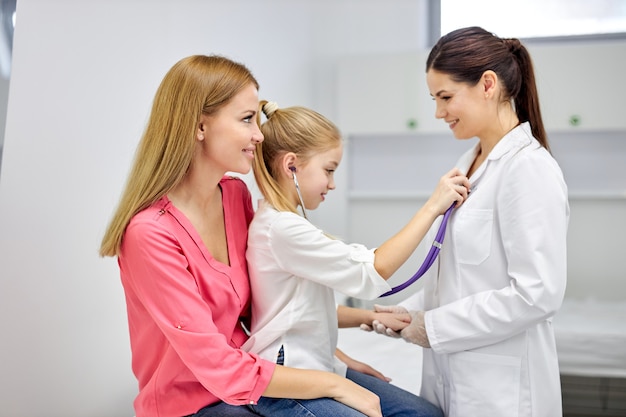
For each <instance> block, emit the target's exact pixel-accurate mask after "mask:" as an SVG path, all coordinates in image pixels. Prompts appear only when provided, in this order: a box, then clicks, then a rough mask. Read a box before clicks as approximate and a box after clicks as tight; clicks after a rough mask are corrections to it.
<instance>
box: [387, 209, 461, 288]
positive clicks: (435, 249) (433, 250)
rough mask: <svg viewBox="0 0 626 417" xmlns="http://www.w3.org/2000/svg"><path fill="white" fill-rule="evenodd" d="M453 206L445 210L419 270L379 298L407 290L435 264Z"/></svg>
mask: <svg viewBox="0 0 626 417" xmlns="http://www.w3.org/2000/svg"><path fill="white" fill-rule="evenodd" d="M455 205H456V201H455V202H454V203H452V205H451V206H450V207H449V208H448V210H446V212H445V214H444V215H443V220H442V221H441V224H440V225H439V230H437V234H436V235H435V239H434V240H433V244H432V245H431V247H430V250H429V251H428V254H427V255H426V258H425V259H424V262H423V263H422V266H420V268H419V269H418V270H417V272H416V273H415V274H414V275H413V276H412V277H411V278H409V279H408V280H406V281H405V282H404V283H402V284H400V285H397V286H395V287H393V288H392V289H391V290H389V291H387V292H386V293H384V294H382V295H380V296H379V298H380V297H387V296H389V295H392V294H395V293H397V292H400V291H402V290H403V289H405V288H407V287H408V286H409V285H411V284H413V283H414V282H415V281H417V280H418V279H420V278H421V277H422V275H424V274H425V273H426V271H428V269H429V268H430V267H431V266H432V264H433V262H435V259H437V255H439V251H440V250H441V246H442V245H443V238H444V236H445V235H446V225H447V224H448V218H449V217H450V214H451V213H452V209H453V208H454V206H455Z"/></svg>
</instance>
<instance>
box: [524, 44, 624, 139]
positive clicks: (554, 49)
mask: <svg viewBox="0 0 626 417" xmlns="http://www.w3.org/2000/svg"><path fill="white" fill-rule="evenodd" d="M527 46H528V50H529V52H530V54H531V56H532V58H533V62H534V65H535V75H536V77H537V88H538V89H539V97H540V103H541V109H542V115H543V122H544V124H545V127H546V130H548V132H550V131H562V130H571V129H576V130H596V131H597V130H624V129H626V117H625V115H624V111H625V110H626V104H624V99H625V98H626V42H625V41H623V40H614V41H610V40H607V41H602V42H599V41H588V42H579V43H576V44H568V43H565V44H559V45H554V44H550V45H533V44H531V45H527Z"/></svg>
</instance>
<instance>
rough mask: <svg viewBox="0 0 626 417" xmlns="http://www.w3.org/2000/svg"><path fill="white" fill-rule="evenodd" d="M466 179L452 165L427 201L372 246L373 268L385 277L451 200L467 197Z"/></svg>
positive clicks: (404, 256)
mask: <svg viewBox="0 0 626 417" xmlns="http://www.w3.org/2000/svg"><path fill="white" fill-rule="evenodd" d="M469 189H470V183H469V180H468V179H467V178H466V177H465V176H464V175H463V174H462V173H461V171H460V170H459V169H458V168H453V169H452V170H450V171H449V172H448V173H447V174H445V175H444V176H443V177H441V179H440V180H439V184H438V185H437V188H436V189H435V191H434V192H433V194H432V195H431V196H430V198H429V199H428V201H426V203H425V204H424V205H423V206H422V207H421V208H420V209H419V210H418V212H417V213H415V215H414V216H413V218H412V219H411V220H410V221H409V223H407V225H406V226H404V227H403V228H402V229H401V230H400V231H399V232H398V233H396V234H395V235H394V236H392V237H391V238H390V239H388V240H387V241H385V242H384V243H383V244H382V245H380V246H379V247H378V249H376V252H375V254H376V257H375V258H374V268H376V271H378V273H379V274H380V276H382V277H383V278H385V279H389V278H390V277H391V275H393V273H394V272H396V271H397V270H398V268H400V266H402V264H403V263H404V262H406V260H407V259H409V256H411V254H412V253H413V252H414V251H415V249H416V248H417V246H418V245H419V244H420V242H421V241H422V239H424V236H425V235H426V233H427V232H428V230H429V229H430V227H431V226H432V224H433V222H434V221H435V219H437V217H439V216H440V215H441V214H444V213H445V212H446V210H447V209H448V208H449V207H450V206H451V205H452V203H454V202H455V201H456V202H457V207H458V206H459V205H460V204H461V203H462V202H463V201H464V200H465V199H466V198H467V196H468V190H469Z"/></svg>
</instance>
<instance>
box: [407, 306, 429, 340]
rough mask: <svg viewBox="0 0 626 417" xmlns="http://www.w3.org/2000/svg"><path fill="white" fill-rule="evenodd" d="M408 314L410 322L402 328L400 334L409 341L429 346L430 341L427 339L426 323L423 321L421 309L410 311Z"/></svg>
mask: <svg viewBox="0 0 626 417" xmlns="http://www.w3.org/2000/svg"><path fill="white" fill-rule="evenodd" d="M409 314H410V315H411V324H409V325H408V326H407V327H405V328H404V329H403V330H402V332H401V333H400V336H402V338H403V339H404V340H405V341H407V342H409V343H415V344H416V345H420V346H421V347H424V348H429V347H430V342H429V341H428V335H427V334H426V323H425V322H424V314H425V313H424V312H423V311H411V312H410V313H409Z"/></svg>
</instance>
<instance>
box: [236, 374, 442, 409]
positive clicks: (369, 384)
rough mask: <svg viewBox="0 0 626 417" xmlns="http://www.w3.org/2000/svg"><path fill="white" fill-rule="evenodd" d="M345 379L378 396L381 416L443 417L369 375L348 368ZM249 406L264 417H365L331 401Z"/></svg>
mask: <svg viewBox="0 0 626 417" xmlns="http://www.w3.org/2000/svg"><path fill="white" fill-rule="evenodd" d="M346 378H348V379H350V380H352V381H353V382H355V383H357V384H359V385H360V386H362V387H364V388H367V389H368V390H370V391H372V392H373V393H375V394H376V395H378V397H379V398H380V405H381V407H382V410H383V416H384V417H443V412H442V411H441V410H440V409H439V408H438V407H436V406H435V405H433V404H431V403H430V402H428V401H427V400H425V399H423V398H421V397H418V396H417V395H414V394H411V393H410V392H408V391H405V390H403V389H402V388H399V387H397V386H395V385H392V384H390V383H388V382H385V381H383V380H380V379H378V378H375V377H373V376H371V375H366V374H363V373H360V372H356V371H353V370H352V369H348V373H347V375H346ZM248 407H250V408H251V409H252V410H254V411H255V412H257V413H259V414H261V415H262V416H266V417H363V416H364V414H362V413H360V412H358V411H356V410H355V409H354V408H351V407H348V406H347V405H344V404H342V403H340V402H338V401H335V400H333V399H331V398H317V399H314V400H291V399H281V398H269V397H261V398H260V399H259V402H258V404H257V405H250V406H248Z"/></svg>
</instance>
